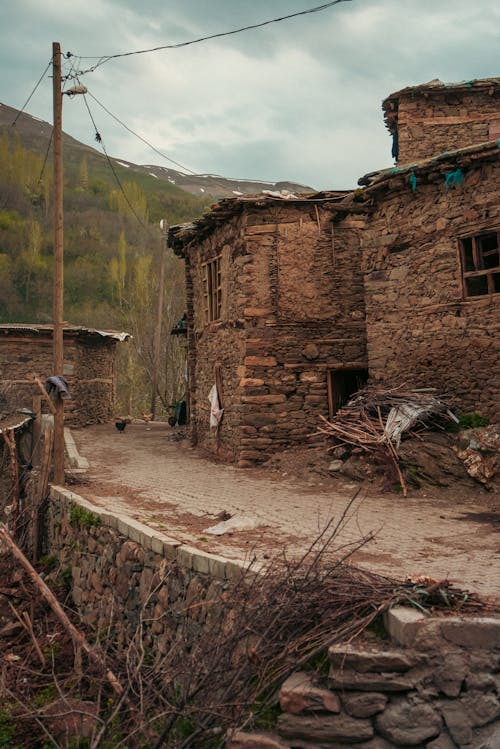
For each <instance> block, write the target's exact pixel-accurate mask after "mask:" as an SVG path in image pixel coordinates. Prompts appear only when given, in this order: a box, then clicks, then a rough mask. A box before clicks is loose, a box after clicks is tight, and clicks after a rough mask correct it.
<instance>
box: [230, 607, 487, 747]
mask: <svg viewBox="0 0 500 749" xmlns="http://www.w3.org/2000/svg"><path fill="white" fill-rule="evenodd" d="M387 629H388V631H389V634H390V635H392V638H393V639H392V641H389V640H387V641H385V642H384V641H381V642H380V643H379V644H375V645H374V644H373V643H372V644H370V645H365V646H363V645H362V644H359V643H355V644H350V645H335V646H332V647H331V648H330V650H329V660H330V669H329V674H328V676H325V677H323V678H321V677H319V678H313V677H312V675H311V674H308V673H305V672H296V673H295V674H293V675H292V676H291V677H290V678H289V679H287V681H286V682H285V683H284V684H283V686H282V688H281V690H280V695H279V701H280V706H281V709H282V711H283V712H282V714H281V715H279V717H278V721H277V726H276V729H275V731H273V732H269V733H267V734H249V733H242V732H239V733H236V734H235V735H233V736H232V738H230V739H229V740H228V742H227V744H226V749H327V748H328V747H330V748H331V749H341V747H352V749H355V748H356V747H357V748H358V749H396V748H398V747H416V748H418V749H424V748H425V749H457V748H460V749H462V748H463V749H498V747H499V746H500V699H499V697H500V619H496V618H492V617H489V618H488V617H484V618H473V619H460V618H458V617H450V618H441V619H432V618H430V619H429V618H425V617H423V616H422V614H421V613H420V612H418V611H416V610H415V609H406V608H397V609H394V610H392V611H390V612H389V614H388V615H387Z"/></svg>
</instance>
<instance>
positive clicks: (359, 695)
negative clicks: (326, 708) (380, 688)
mask: <svg viewBox="0 0 500 749" xmlns="http://www.w3.org/2000/svg"><path fill="white" fill-rule="evenodd" d="M342 704H343V706H344V709H345V711H346V713H348V714H349V715H352V717H353V718H370V717H371V716H372V715H376V714H377V713H381V712H382V710H383V709H384V708H385V706H386V704H387V696H386V695H385V694H381V693H380V692H351V693H350V694H349V693H347V692H346V693H345V694H344V695H342Z"/></svg>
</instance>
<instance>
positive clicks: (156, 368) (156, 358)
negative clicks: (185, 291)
mask: <svg viewBox="0 0 500 749" xmlns="http://www.w3.org/2000/svg"><path fill="white" fill-rule="evenodd" d="M160 227H161V230H162V237H161V248H160V288H159V291H158V310H157V316H156V329H155V335H154V341H153V385H152V393H151V414H152V415H151V419H152V420H153V421H154V420H155V416H156V396H157V395H158V379H159V372H160V351H161V327H162V321H163V297H164V293H165V290H164V286H165V261H166V252H165V241H166V236H167V229H168V226H167V224H166V222H165V220H164V219H162V221H160Z"/></svg>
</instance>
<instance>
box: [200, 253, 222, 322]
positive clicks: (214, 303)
mask: <svg viewBox="0 0 500 749" xmlns="http://www.w3.org/2000/svg"><path fill="white" fill-rule="evenodd" d="M220 261H221V255H218V256H217V257H216V258H214V259H213V260H210V261H209V262H208V263H203V265H202V266H201V267H202V269H203V284H204V300H205V321H206V322H212V321H213V320H219V319H220V316H221V309H222V286H221V272H220Z"/></svg>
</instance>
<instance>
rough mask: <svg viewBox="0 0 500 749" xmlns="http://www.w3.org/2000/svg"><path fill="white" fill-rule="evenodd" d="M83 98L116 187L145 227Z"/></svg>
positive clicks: (84, 96) (84, 98) (144, 226)
mask: <svg viewBox="0 0 500 749" xmlns="http://www.w3.org/2000/svg"><path fill="white" fill-rule="evenodd" d="M83 100H84V102H85V106H86V107H87V112H88V113H89V117H90V119H91V121H92V125H93V126H94V130H95V139H96V141H97V143H99V145H100V146H101V148H102V151H103V153H104V155H105V157H106V161H107V162H108V166H109V168H110V169H111V171H112V172H113V176H114V178H115V180H116V184H117V185H118V188H119V189H120V192H121V193H122V195H123V197H124V199H125V202H126V203H127V205H128V207H129V208H130V210H131V211H132V213H133V214H134V216H135V217H136V219H137V221H138V222H139V223H140V225H141V226H142V228H143V229H145V228H146V225H145V223H144V222H143V221H142V219H141V218H140V216H139V215H138V214H137V212H136V210H135V208H134V206H133V205H132V203H131V202H130V200H129V199H128V196H127V193H126V192H125V190H124V189H123V185H122V183H121V181H120V178H119V177H118V174H117V173H116V169H115V168H114V166H113V163H112V161H111V159H110V158H109V156H108V152H107V150H106V146H105V145H104V142H103V139H102V136H101V134H100V132H99V130H98V129H97V125H96V124H95V120H94V117H93V115H92V112H91V111H90V107H89V103H88V101H87V96H86V94H84V95H83Z"/></svg>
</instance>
